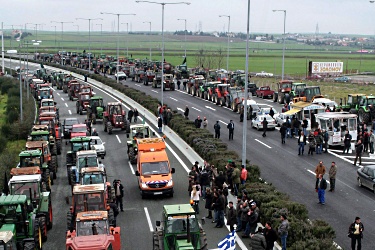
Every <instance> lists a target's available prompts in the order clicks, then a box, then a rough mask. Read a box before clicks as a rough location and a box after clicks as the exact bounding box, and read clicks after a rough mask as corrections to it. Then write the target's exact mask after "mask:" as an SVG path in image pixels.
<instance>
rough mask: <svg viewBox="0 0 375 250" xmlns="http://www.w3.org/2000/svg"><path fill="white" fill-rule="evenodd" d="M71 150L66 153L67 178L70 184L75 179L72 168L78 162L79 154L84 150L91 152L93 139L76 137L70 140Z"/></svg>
mask: <svg viewBox="0 0 375 250" xmlns="http://www.w3.org/2000/svg"><path fill="white" fill-rule="evenodd" d="M69 143H70V148H69V149H68V151H67V152H66V168H67V177H68V182H69V184H71V180H72V179H74V180H75V177H72V176H71V168H72V166H74V165H75V164H76V162H77V152H78V151H83V150H90V149H91V139H90V138H89V137H81V136H78V137H74V138H72V139H70V141H69Z"/></svg>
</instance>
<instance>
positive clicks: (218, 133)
mask: <svg viewBox="0 0 375 250" xmlns="http://www.w3.org/2000/svg"><path fill="white" fill-rule="evenodd" d="M220 128H221V127H220V124H219V121H216V123H215V125H214V130H215V138H217V139H220Z"/></svg>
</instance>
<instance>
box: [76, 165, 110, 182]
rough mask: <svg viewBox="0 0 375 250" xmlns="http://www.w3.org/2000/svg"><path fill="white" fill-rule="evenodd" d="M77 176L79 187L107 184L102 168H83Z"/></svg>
mask: <svg viewBox="0 0 375 250" xmlns="http://www.w3.org/2000/svg"><path fill="white" fill-rule="evenodd" d="M79 175H80V180H79V184H81V185H90V184H101V183H107V175H106V172H105V169H104V168H103V167H87V168H83V169H82V170H81V173H80V174H79Z"/></svg>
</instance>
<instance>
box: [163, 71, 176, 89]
mask: <svg viewBox="0 0 375 250" xmlns="http://www.w3.org/2000/svg"><path fill="white" fill-rule="evenodd" d="M174 88H175V87H174V79H173V75H172V74H164V83H163V90H165V89H169V90H172V91H173V90H174Z"/></svg>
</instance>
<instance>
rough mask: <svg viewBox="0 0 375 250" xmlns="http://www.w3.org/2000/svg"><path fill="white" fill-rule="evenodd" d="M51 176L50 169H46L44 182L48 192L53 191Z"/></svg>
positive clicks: (43, 176) (43, 175)
mask: <svg viewBox="0 0 375 250" xmlns="http://www.w3.org/2000/svg"><path fill="white" fill-rule="evenodd" d="M50 176H51V175H50V170H49V169H45V170H44V171H43V174H42V178H43V182H44V183H45V184H46V189H47V191H51V186H52V182H51V177H50Z"/></svg>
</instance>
